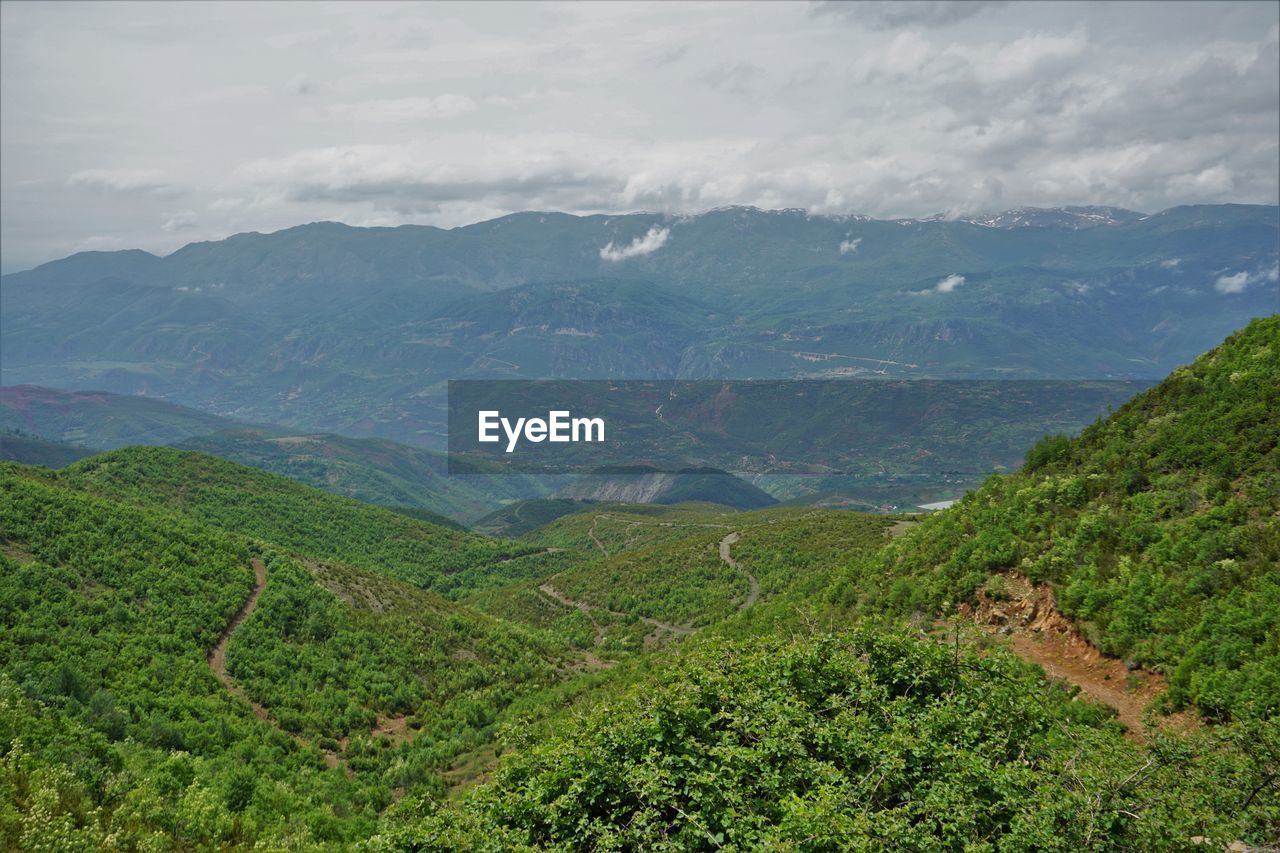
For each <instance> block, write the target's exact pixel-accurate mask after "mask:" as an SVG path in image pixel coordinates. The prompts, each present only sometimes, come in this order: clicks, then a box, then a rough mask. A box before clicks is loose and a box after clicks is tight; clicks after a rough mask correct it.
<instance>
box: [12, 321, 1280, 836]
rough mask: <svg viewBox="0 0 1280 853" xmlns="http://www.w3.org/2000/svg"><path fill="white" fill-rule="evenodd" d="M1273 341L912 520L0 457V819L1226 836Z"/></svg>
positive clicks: (205, 831) (452, 831)
mask: <svg viewBox="0 0 1280 853" xmlns="http://www.w3.org/2000/svg"><path fill="white" fill-rule="evenodd" d="M1278 357H1280V326H1278V325H1277V320H1276V319H1275V318H1272V319H1268V320H1263V321H1257V322H1255V323H1253V324H1251V325H1250V326H1249V327H1247V328H1246V329H1245V330H1242V331H1241V332H1240V333H1238V334H1237V335H1235V336H1233V337H1232V338H1231V339H1229V340H1228V341H1227V342H1226V343H1225V344H1224V345H1223V346H1222V347H1220V348H1218V349H1216V350H1214V351H1212V352H1210V353H1208V354H1206V355H1205V356H1203V357H1202V358H1201V359H1199V360H1197V361H1196V362H1195V363H1193V364H1192V365H1190V366H1188V367H1185V368H1181V369H1180V370H1179V371H1177V372H1175V373H1174V374H1173V375H1172V376H1171V377H1169V378H1168V379H1166V380H1165V381H1164V382H1162V383H1161V384H1159V385H1157V386H1156V387H1155V388H1153V389H1151V390H1150V391H1148V392H1145V393H1144V394H1141V395H1139V397H1137V398H1136V399H1135V400H1134V401H1132V402H1131V403H1129V404H1127V405H1126V406H1124V407H1122V408H1121V409H1120V410H1118V411H1116V412H1115V413H1113V414H1112V415H1111V416H1110V417H1109V418H1107V419H1106V420H1104V421H1100V422H1099V423H1098V424H1096V425H1094V426H1093V427H1090V428H1089V429H1087V430H1085V432H1084V433H1083V434H1082V435H1081V436H1080V437H1078V438H1075V439H1068V438H1050V439H1045V440H1044V441H1042V442H1040V443H1039V444H1037V445H1036V446H1034V447H1033V448H1031V449H1030V451H1029V453H1028V458H1027V464H1026V466H1025V467H1024V469H1023V470H1022V471H1021V472H1019V473H1015V474H1009V475H996V476H994V477H992V478H990V479H989V480H988V481H987V482H986V483H985V484H984V485H983V486H982V487H981V488H980V489H979V490H978V491H976V492H974V493H973V494H970V495H968V496H967V497H965V498H964V499H963V500H961V501H960V502H959V503H958V504H956V505H955V506H954V507H952V508H950V509H947V510H945V511H942V512H937V513H932V514H928V515H921V516H893V515H888V516H885V515H868V514H860V513H855V512H849V511H847V510H837V509H821V508H814V507H782V506H773V507H767V508H763V509H753V510H736V509H733V508H730V507H726V506H723V505H716V504H707V503H701V504H699V503H678V504H673V505H667V506H664V505H656V504H620V503H575V502H572V501H569V502H561V503H556V504H555V505H554V512H552V513H551V516H552V517H551V518H550V520H549V521H544V522H543V523H541V524H539V525H537V526H535V527H532V528H531V529H528V530H525V531H523V532H519V533H518V534H517V535H514V536H513V538H509V539H492V538H489V537H486V536H482V535H479V534H476V533H472V532H469V531H465V530H460V529H457V528H456V527H454V528H451V527H444V526H440V525H437V524H433V523H431V522H430V521H423V520H419V519H414V518H410V517H408V516H406V515H404V514H400V513H395V512H392V511H390V510H387V509H385V508H380V507H376V506H372V505H370V504H367V503H362V502H359V501H355V500H351V499H349V498H344V497H340V496H336V495H332V494H328V493H326V492H322V491H318V490H315V489H313V488H310V487H308V486H306V485H303V484H300V483H297V482H295V481H292V480H289V479H285V478H283V477H281V476H279V475H276V474H272V473H269V472H265V471H261V470H258V469H254V468H249V467H245V466H242V465H239V464H237V463H234V462H230V461H226V460H222V459H217V458H215V457H211V456H207V455H202V454H199V453H196V452H193V451H187V450H178V449H172V448H162V447H150V448H147V447H127V448H122V449H119V450H113V451H107V452H104V453H100V454H97V455H93V456H90V457H88V458H85V459H83V460H80V461H78V462H75V463H73V464H71V465H69V466H67V467H65V468H63V469H61V470H59V471H51V470H49V469H46V468H40V467H32V466H24V465H17V464H13V463H4V464H3V467H0V530H2V531H3V537H2V538H3V548H0V563H2V564H3V567H4V571H3V573H0V577H2V578H3V581H4V584H5V587H4V590H3V595H0V601H2V602H3V603H4V608H5V609H4V614H3V615H4V619H5V622H6V624H8V625H11V626H13V630H11V631H8V632H6V633H5V635H4V637H3V639H2V640H0V668H2V671H3V678H2V679H0V691H2V692H0V697H2V699H3V705H2V706H0V707H2V708H3V714H0V726H3V727H4V728H3V729H2V730H0V731H3V733H4V734H6V736H7V737H8V738H10V739H11V738H12V737H15V736H20V737H21V739H22V743H23V747H22V749H23V750H24V752H23V753H22V755H23V756H25V757H23V758H21V760H19V758H18V757H17V756H18V753H15V752H14V751H13V750H12V749H10V751H9V752H8V753H7V754H6V756H5V757H4V760H3V762H0V788H3V790H5V791H6V792H8V796H9V797H11V798H12V799H11V800H10V801H11V802H12V803H13V804H14V810H13V811H11V812H9V813H8V815H9V816H8V817H5V818H4V819H3V821H0V831H2V832H3V833H4V837H5V839H6V844H8V845H10V846H23V845H26V844H30V843H34V840H35V839H38V838H43V837H47V835H42V834H41V833H48V832H52V831H54V830H53V829H51V828H50V827H57V831H58V832H62V833H64V835H65V837H68V838H75V839H78V841H77V842H76V843H79V844H82V845H83V846H87V847H94V846H98V845H99V844H100V843H101V842H102V839H103V838H105V836H106V834H108V833H111V834H112V835H113V837H115V838H128V839H130V843H137V844H142V843H143V842H144V841H146V840H148V839H150V840H151V841H159V840H161V839H168V840H170V841H171V842H175V843H181V844H189V845H195V846H199V845H202V844H209V843H217V844H221V845H225V846H230V847H241V846H250V845H252V844H266V845H267V846H303V847H334V848H337V847H345V846H351V845H354V844H357V843H359V844H363V845H365V846H367V847H370V848H371V849H406V848H410V847H419V846H421V845H423V844H425V845H427V846H431V845H438V846H443V847H454V846H456V845H457V844H461V845H467V844H471V845H475V844H477V843H480V842H481V840H482V839H485V841H484V843H489V842H493V843H494V844H497V845H499V846H503V847H506V846H516V847H519V846H521V845H525V846H535V847H539V846H556V845H560V844H565V843H568V842H567V840H568V839H569V838H570V837H573V838H579V839H580V838H581V837H582V836H581V833H583V832H586V833H588V834H589V835H590V837H592V838H596V839H598V840H599V843H601V844H604V843H606V842H607V843H609V844H613V843H627V844H636V845H641V846H643V845H646V844H648V843H649V841H651V840H653V839H655V838H657V837H659V835H654V833H659V834H661V833H674V834H675V835H676V836H681V835H682V834H683V833H687V832H690V831H694V830H691V829H690V827H695V828H696V827H702V828H703V829H705V830H706V831H708V832H712V833H713V834H714V833H724V834H725V838H726V839H731V838H732V839H737V841H735V842H734V843H740V844H742V845H745V846H750V845H761V844H764V845H771V844H774V843H783V842H785V841H786V839H793V838H795V833H796V832H801V831H803V832H804V833H806V835H807V834H811V833H812V832H814V831H819V830H820V826H819V824H817V823H814V822H813V821H814V820H817V818H814V817H813V816H812V814H811V813H810V811H809V810H810V809H813V808H820V809H821V810H822V811H821V812H820V813H821V814H822V815H824V816H823V817H822V818H821V826H826V827H827V829H828V830H829V831H830V832H832V833H835V834H834V835H832V836H831V837H832V838H833V839H834V838H836V837H842V838H847V837H851V836H850V835H849V834H853V836H852V837H856V836H857V834H858V833H863V832H870V831H871V829H870V828H868V827H870V826H880V827H882V828H884V829H883V831H892V832H902V831H906V830H905V829H903V828H902V827H903V825H902V824H900V823H899V821H900V819H901V816H902V814H903V812H902V809H904V808H907V809H909V810H910V809H915V808H926V806H924V805H923V804H924V803H927V802H933V801H935V800H936V799H937V798H940V797H943V798H958V799H955V800H954V802H955V803H957V804H960V803H968V804H969V805H956V806H955V807H954V808H956V809H958V811H957V812H956V814H957V815H958V817H959V818H960V822H959V823H957V824H956V825H955V826H954V827H953V828H944V827H936V826H933V827H931V828H930V829H928V830H922V831H927V832H928V833H929V834H928V836H927V837H929V838H932V839H937V838H943V839H952V840H953V841H956V843H959V841H960V840H961V839H964V838H969V837H971V834H972V833H975V832H994V833H998V834H1002V835H1005V836H1006V837H1012V835H1011V834H1015V835H1017V837H1025V838H1041V837H1043V838H1047V837H1050V835H1052V836H1053V837H1058V838H1062V837H1066V838H1070V839H1074V840H1073V842H1072V843H1079V844H1085V843H1094V842H1096V841H1097V840H1098V838H1099V837H1101V838H1104V839H1105V840H1106V841H1105V843H1106V845H1111V846H1118V847H1128V846H1147V845H1150V844H1154V845H1156V846H1159V845H1160V843H1161V839H1164V840H1168V839H1170V838H1172V837H1177V838H1189V837H1191V835H1193V834H1209V835H1212V836H1213V837H1216V838H1222V839H1227V840H1235V839H1237V838H1246V839H1253V840H1254V841H1255V842H1256V841H1260V840H1262V839H1265V838H1266V837H1267V836H1268V834H1269V833H1270V830H1271V829H1272V828H1273V827H1274V826H1275V825H1276V824H1275V822H1274V816H1275V815H1276V814H1277V811H1276V809H1277V808H1280V799H1277V798H1278V797H1280V791H1278V790H1277V789H1276V786H1275V784H1274V778H1275V769H1276V767H1277V762H1278V761H1280V731H1278V730H1277V727H1276V711H1277V708H1276V706H1275V704H1274V702H1275V700H1274V696H1276V695H1280V692H1277V691H1274V690H1272V689H1271V687H1272V686H1273V685H1274V679H1275V678H1276V677H1277V672H1280V668H1278V667H1276V665H1275V661H1274V660H1273V658H1274V655H1273V651H1274V648H1275V646H1274V644H1275V642H1276V638H1277V636H1280V635H1278V634H1277V632H1278V631H1280V624H1278V623H1277V622H1276V620H1275V618H1274V615H1275V614H1276V613H1280V608H1278V607H1277V606H1276V602H1277V601H1280V599H1277V598H1276V596H1277V590H1276V588H1275V579H1276V576H1275V573H1274V567H1275V565H1276V564H1277V555H1278V554H1280V540H1277V538H1276V537H1277V534H1278V531H1277V526H1276V523H1275V519H1276V518H1277V517H1278V516H1277V512H1280V506H1277V505H1276V495H1277V494H1280V489H1276V488H1275V487H1274V486H1275V483H1276V482H1277V477H1280V465H1277V457H1276V454H1277V453H1280V445H1278V444H1277V438H1278V437H1280V425H1278V424H1277V423H1276V421H1275V418H1276V414H1277V412H1280V405H1278V404H1277V402H1278V401H1276V400H1275V399H1274V398H1275V394H1276V388H1277V387H1280V385H1277V383H1275V382H1274V379H1275V377H1276V376H1277V375H1280V363H1278V362H1277V358H1278ZM1174 412H1177V413H1178V415H1177V417H1171V415H1172V413H1174ZM562 510H565V512H563V513H562V512H561V511H562ZM922 731H923V732H927V733H928V734H927V736H921V735H920V734H919V732H922ZM911 732H916V733H917V734H915V735H912V734H910V733H911ZM659 744H666V745H665V746H662V747H661V748H659V747H658V745H659ZM911 744H914V746H911ZM664 755H683V756H686V758H685V759H684V760H685V761H687V762H690V764H689V770H688V771H685V770H678V769H676V768H675V767H674V766H672V765H670V764H667V763H666V762H665V760H664V759H661V758H660V756H664ZM1028 755H1033V756H1034V759H1033V760H1030V761H1028V760H1027V756H1028ZM767 756H771V757H767ZM968 756H981V760H980V763H979V764H978V765H972V764H969V763H967V762H968V760H969V759H968V758H967V757H968ZM886 762H887V763H886ZM765 766H767V767H771V768H773V769H774V773H773V774H764V775H762V774H760V773H759V772H758V768H760V767H765ZM36 768H49V770H37V769H36ZM557 768H571V769H570V770H568V771H565V770H563V769H557ZM894 768H897V769H894ZM1066 768H1075V770H1074V771H1072V772H1074V773H1076V774H1077V775H1076V776H1072V775H1071V772H1066V770H1065V769H1066ZM1086 768H1087V769H1086ZM686 772H688V773H692V774H693V775H691V776H686V775H685V774H686ZM1080 774H1083V775H1080ZM679 778H686V779H690V780H694V779H697V780H706V781H705V782H703V781H700V782H696V783H693V787H687V786H682V785H681V784H679V783H677V781H676V780H677V779H679ZM99 779H109V780H112V781H111V782H110V785H111V786H125V789H126V790H128V791H130V792H131V793H130V794H129V797H128V798H126V799H123V800H122V799H119V798H116V797H113V796H111V795H109V794H105V793H102V790H103V789H101V788H100V787H96V786H97V784H98V783H97V782H95V780H99ZM641 779H653V780H660V781H658V782H657V786H656V787H650V788H645V787H643V784H648V783H641V782H640V781H639V780H641ZM573 780H578V781H573ZM625 780H634V781H625ZM814 780H821V784H820V785H818V786H817V787H814V786H813V781H814ZM877 780H879V781H877ZM1001 780H1006V781H1009V782H1010V783H1011V784H1014V783H1016V784H1014V787H1013V788H1009V789H1005V788H1003V787H1002V785H1003V784H1004V782H1002V781H1001ZM1269 780H1270V781H1269ZM582 785H585V786H587V787H586V788H581V787H579V786H582ZM637 786H641V787H637ZM885 786H888V787H885ZM993 786H994V787H993ZM590 791H612V792H613V793H612V794H609V795H607V796H609V797H611V798H612V799H611V803H612V805H610V807H609V808H608V809H604V810H598V809H595V808H594V807H593V806H592V805H591V803H592V802H593V798H594V797H595V796H596V794H591V793H589V792H590ZM1013 791H1018V792H1020V793H1018V794H1017V795H1014V794H1013V793H1012V792H1013ZM836 792H839V794H838V795H837V793H836ZM600 795H601V796H604V794H600ZM1100 796H1102V797H1111V798H1113V802H1115V803H1117V804H1118V805H1117V808H1119V809H1121V810H1123V811H1124V812H1129V813H1132V814H1133V815H1136V816H1137V817H1129V818H1125V819H1114V818H1109V817H1104V812H1100V811H1098V806H1097V803H1098V797H1100ZM830 797H837V799H834V800H831V799H829V798H830ZM51 798H56V799H51ZM139 798H144V799H145V801H146V802H148V803H150V804H151V805H150V806H149V807H148V808H149V809H150V811H148V812H146V813H140V812H137V811H134V810H133V807H132V806H131V805H130V803H131V802H134V801H136V800H138V799H139ZM548 798H549V799H548ZM788 798H792V799H790V800H789V799H788ZM38 802H56V803H61V804H63V805H58V806H55V807H54V809H53V811H52V812H51V813H50V812H38V811H36V808H37V807H36V804H37V803H38ZM553 802H554V803H557V804H558V805H555V806H552V805H551V803H553ZM785 802H791V803H793V805H791V806H788V807H787V809H788V810H787V811H782V812H780V811H778V804H779V803H785ZM282 803H283V804H286V806H285V807H283V808H282V805H281V804H282ZM823 803H825V804H826V805H823ZM841 803H843V804H844V805H839V804H841ZM850 803H862V804H864V805H863V806H860V807H858V810H857V811H854V812H851V811H849V808H850V806H849V805H848V804H850ZM910 803H920V804H921V805H919V806H912V805H909V804H910ZM1153 803H1158V804H1159V805H1153ZM72 804H74V805H72ZM201 804H203V805H201ZM928 808H932V806H928ZM199 809H203V811H200V810H199ZM797 809H798V811H797ZM829 810H834V811H829ZM682 813H683V815H687V816H688V817H682V816H681V815H682ZM45 814H52V816H53V817H52V818H51V819H52V820H53V823H48V822H47V821H48V820H49V819H47V818H44V817H40V818H37V815H45ZM856 814H862V815H863V817H862V818H860V820H869V821H871V822H872V823H870V824H867V825H865V826H864V828H862V829H859V828H858V826H860V825H861V824H857V823H856V822H855V823H849V822H848V821H850V820H853V819H854V816H855V815H856ZM915 814H916V815H917V816H916V818H913V820H918V819H920V818H921V817H922V813H915ZM1079 814H1086V815H1092V817H1091V818H1090V820H1092V824H1090V823H1089V822H1088V821H1084V822H1081V821H1079V820H1077V819H1076V818H1077V816H1078V815H1079ZM148 815H149V816H148ZM166 815H172V816H174V818H175V820H172V821H170V820H168V819H167V818H165V817H164V816H166ZM200 815H205V817H204V818H203V819H201V818H200ZM286 815H287V816H288V817H287V818H286ZM557 815H561V816H557ZM570 815H571V817H569V816H570ZM730 815H733V817H730ZM805 815H808V817H805ZM691 818H696V820H694V819H691ZM833 820H835V821H836V822H835V823H832V821H833ZM40 821H46V822H44V823H41V822H40ZM796 821H801V823H796ZM921 826H930V825H929V824H921ZM892 827H898V828H897V829H893V828H892ZM697 831H699V832H701V831H702V830H701V829H698V830H697ZM875 831H877V832H879V831H882V830H875ZM1045 833H1048V835H1045ZM1099 833H1101V835H1099ZM1089 839H1092V840H1091V841H1090V840H1089ZM575 843H576V842H575ZM682 843H687V844H689V845H692V846H699V845H700V843H701V842H699V841H698V840H697V837H688V838H686V841H685V842H682Z"/></svg>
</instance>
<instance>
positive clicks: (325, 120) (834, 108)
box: [0, 3, 1280, 292]
mask: <svg viewBox="0 0 1280 853" xmlns="http://www.w3.org/2000/svg"><path fill="white" fill-rule="evenodd" d="M299 8H300V7H298V6H296V5H292V4H257V5H248V4H243V5H235V6H227V5H219V4H216V3H207V4H188V5H184V6H182V7H180V8H179V7H176V6H173V5H172V4H150V5H140V6H129V7H127V10H128V14H122V10H123V9H124V7H117V6H114V5H111V4H108V3H99V4H86V5H75V6H67V5H66V4H18V3H3V4H0V72H2V73H0V100H3V103H4V121H3V122H2V123H0V161H2V168H0V237H2V238H3V242H4V249H5V251H4V257H3V263H4V268H5V270H12V269H15V268H20V267H22V266H26V265H30V264H32V263H37V262H40V261H43V260H47V259H49V258H51V257H56V256H60V255H63V254H66V253H68V252H71V251H75V250H78V249H82V248H124V247H134V246H137V247H141V248H145V249H148V250H152V251H160V252H165V251H171V250H172V249H174V248H177V246H179V245H181V244H182V243H183V242H186V241H189V240H195V239H215V238H219V237H223V236H225V235H227V234H229V233H233V232H236V231H245V230H258V231H265V230H272V229H275V228H281V227H286V226H289V225H293V224H297V223H298V222H304V221H312V220H316V219H337V220H342V221H346V222H350V223H352V224H356V225H391V224H399V223H402V222H406V221H411V222H420V223H424V224H434V225H441V226H453V225H458V224H463V223H466V222H471V221H475V220H477V219H482V218H486V217H490V216H497V215H502V214H505V213H509V212H511V211H513V210H522V209H543V210H546V209H557V210H566V211H569V212H574V213H592V212H621V211H632V210H643V209H648V210H655V211H664V212H670V213H677V214H682V213H690V212H697V211H700V210H704V209H707V208H711V207H717V206H721V205H727V204H751V205H755V206H758V207H766V208H768V207H805V208H809V209H811V210H812V211H814V212H815V213H821V214H849V213H866V214H871V215H874V216H882V217H919V216H928V215H931V214H935V213H940V212H941V213H948V214H959V213H971V212H981V211H992V210H997V209H1001V208H1015V207H1026V206H1041V207H1047V206H1057V205H1066V204H1114V205H1121V206H1124V207H1130V208H1133V209H1137V210H1146V211H1155V210H1160V209H1164V208H1166V207H1170V206H1173V205H1176V204H1185V203H1194V202H1224V201H1233V202H1245V203H1268V204H1274V203H1276V202H1277V197H1278V195H1280V174H1278V172H1280V169H1278V168H1277V162H1278V161H1280V144H1278V142H1277V140H1280V108H1278V107H1277V104H1278V103H1280V12H1278V11H1277V8H1278V7H1276V6H1275V4H1264V3H1215V4H1212V5H1205V4H1197V3H1179V4H1170V5H1161V6H1157V5H1154V4H1142V3H1138V4H1126V3H1112V4H1096V3H1053V4H1043V3H1008V4H1005V5H1002V6H1000V8H993V4H977V3H966V4H951V3H908V4H888V5H885V4H867V3H859V4H840V5H830V6H819V7H817V8H816V9H815V8H811V7H808V6H804V5H800V4H787V3H782V4H755V5H751V6H749V7H748V6H736V5H731V4H707V5H688V6H680V7H675V6H670V5H663V4H655V5H648V6H632V5H622V4H565V5H533V4H511V5H504V6H502V7H501V14H497V15H495V14H493V10H494V7H492V6H473V5H467V4H458V5H454V4H435V5H430V6H420V5H417V4H412V3H367V4H360V5H355V4H350V5H344V4H321V5H315V6H309V7H307V13H306V14H305V15H304V14H300V13H299V11H298V10H299ZM232 13H234V14H232ZM428 24H429V31H427V25H428ZM229 56H234V57H236V61H234V62H228V61H227V57H229ZM155 68H163V69H165V73H164V74H156V73H154V69H155ZM300 96H303V97H300ZM179 198H180V199H181V201H180V202H179V201H177V199H179ZM1238 272H1239V271H1237V270H1230V271H1225V272H1223V273H1222V274H1223V275H1231V274H1235V273H1238ZM1247 272H1249V273H1250V274H1252V273H1253V272H1254V271H1247ZM931 292H932V291H931Z"/></svg>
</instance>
